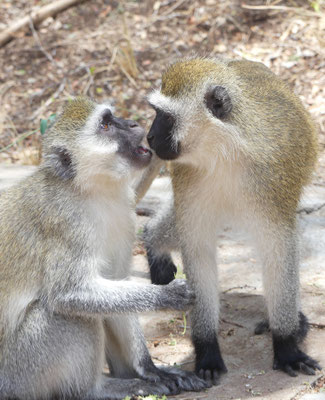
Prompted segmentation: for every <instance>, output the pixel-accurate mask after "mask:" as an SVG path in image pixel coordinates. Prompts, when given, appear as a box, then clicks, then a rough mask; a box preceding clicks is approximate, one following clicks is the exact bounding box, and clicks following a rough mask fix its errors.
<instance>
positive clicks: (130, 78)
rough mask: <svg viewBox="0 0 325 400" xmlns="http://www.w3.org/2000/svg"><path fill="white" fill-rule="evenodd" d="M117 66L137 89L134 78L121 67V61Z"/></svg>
mask: <svg viewBox="0 0 325 400" xmlns="http://www.w3.org/2000/svg"><path fill="white" fill-rule="evenodd" d="M119 67H120V68H121V71H122V72H123V74H124V75H125V76H126V77H127V78H128V80H129V81H130V82H131V84H132V85H133V86H134V87H135V88H136V89H138V85H137V84H136V82H135V80H134V79H133V78H132V76H131V75H130V74H129V73H128V72H127V71H126V69H125V68H124V67H123V65H122V64H121V63H119Z"/></svg>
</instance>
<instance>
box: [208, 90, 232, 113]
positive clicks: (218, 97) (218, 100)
mask: <svg viewBox="0 0 325 400" xmlns="http://www.w3.org/2000/svg"><path fill="white" fill-rule="evenodd" d="M204 99H205V104H206V106H207V108H208V110H209V111H210V112H211V113H212V114H213V115H214V116H215V117H216V118H219V119H223V118H225V117H226V116H227V114H229V113H230V111H231V110H232V103H231V99H230V96H229V94H228V92H227V90H226V88H224V87H223V86H217V85H213V86H210V87H209V89H208V90H207V92H206V94H205V97H204Z"/></svg>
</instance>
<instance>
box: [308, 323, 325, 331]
mask: <svg viewBox="0 0 325 400" xmlns="http://www.w3.org/2000/svg"><path fill="white" fill-rule="evenodd" d="M309 326H312V327H313V328H318V329H325V324H316V323H315V322H309Z"/></svg>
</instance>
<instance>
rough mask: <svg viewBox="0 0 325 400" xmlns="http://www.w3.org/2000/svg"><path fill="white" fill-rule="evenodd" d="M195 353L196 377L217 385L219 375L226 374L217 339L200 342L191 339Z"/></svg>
mask: <svg viewBox="0 0 325 400" xmlns="http://www.w3.org/2000/svg"><path fill="white" fill-rule="evenodd" d="M193 342H194V347H195V351H196V365H195V371H196V373H197V375H198V376H199V377H200V378H202V379H204V380H205V381H206V382H208V383H209V384H212V385H217V384H218V383H219V378H220V375H221V374H223V373H226V372H227V368H226V366H225V363H224V362H223V359H222V356H221V353H220V348H219V344H218V340H217V338H216V337H215V338H213V339H211V341H209V342H201V341H198V340H196V339H195V338H193Z"/></svg>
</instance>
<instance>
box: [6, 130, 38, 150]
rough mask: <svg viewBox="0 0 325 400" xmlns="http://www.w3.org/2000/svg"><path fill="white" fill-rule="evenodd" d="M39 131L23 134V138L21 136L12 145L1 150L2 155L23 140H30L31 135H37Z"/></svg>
mask: <svg viewBox="0 0 325 400" xmlns="http://www.w3.org/2000/svg"><path fill="white" fill-rule="evenodd" d="M37 131H38V130H37V129H35V130H34V131H31V132H27V133H23V134H22V135H21V136H19V137H18V138H17V139H16V140H14V141H13V142H12V143H10V144H8V146H6V147H3V148H2V149H0V153H3V152H4V151H7V150H9V149H10V148H11V147H13V146H15V145H16V144H18V143H19V142H21V141H22V140H24V139H26V138H28V137H29V136H31V135H34V133H36V132H37Z"/></svg>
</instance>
